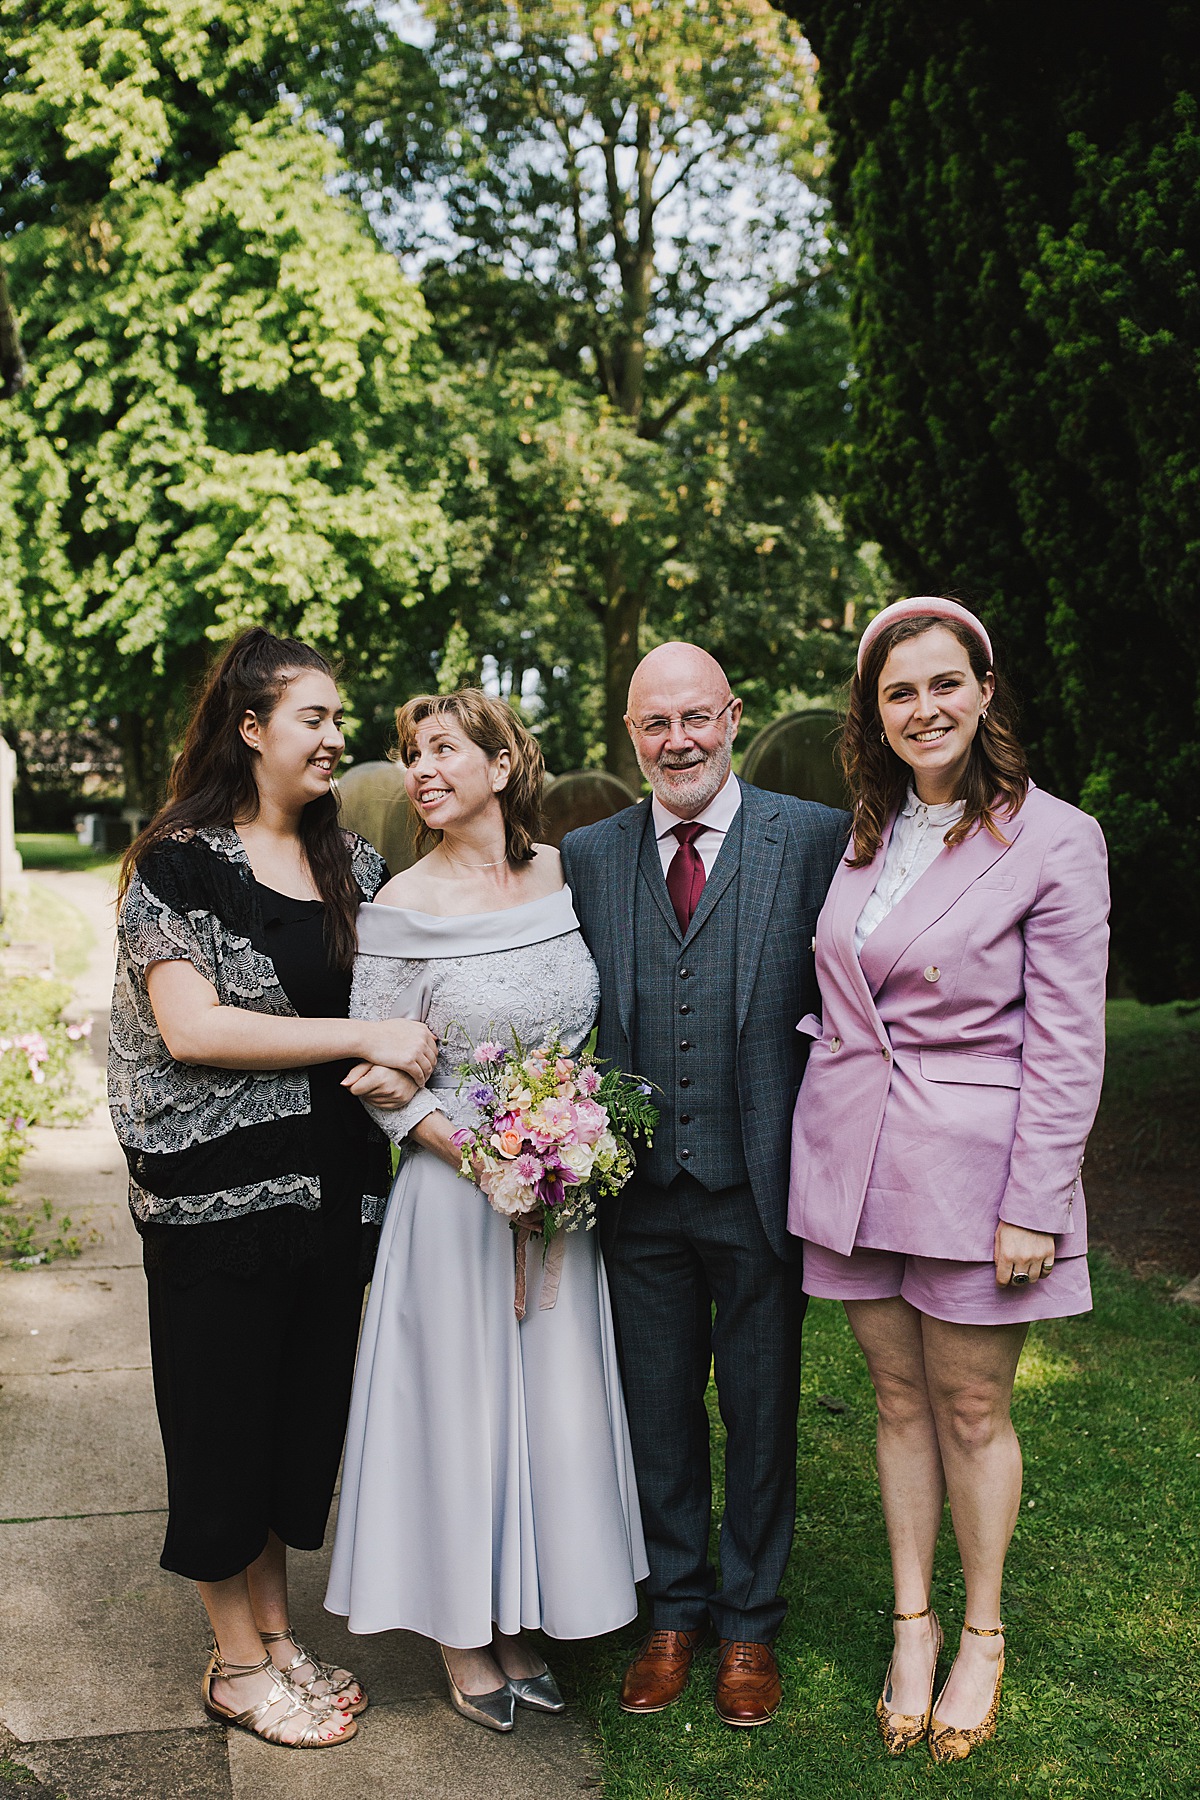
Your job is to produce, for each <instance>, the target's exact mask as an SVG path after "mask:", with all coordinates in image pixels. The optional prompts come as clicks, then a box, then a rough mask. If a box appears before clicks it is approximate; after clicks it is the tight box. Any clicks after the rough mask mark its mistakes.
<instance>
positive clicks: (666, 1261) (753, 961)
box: [562, 783, 849, 1643]
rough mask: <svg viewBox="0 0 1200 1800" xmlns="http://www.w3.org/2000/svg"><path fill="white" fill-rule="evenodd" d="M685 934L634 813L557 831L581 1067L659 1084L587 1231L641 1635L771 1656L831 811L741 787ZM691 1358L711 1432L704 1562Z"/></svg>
mask: <svg viewBox="0 0 1200 1800" xmlns="http://www.w3.org/2000/svg"><path fill="white" fill-rule="evenodd" d="M741 794H742V803H741V806H740V807H739V808H738V811H737V814H736V815H735V817H734V820H733V823H732V825H731V826H730V829H729V831H728V832H727V833H726V836H725V840H724V842H723V844H722V846H721V849H720V852H719V854H718V856H717V859H716V861H715V863H714V865H713V868H712V870H711V872H710V874H709V876H708V879H707V881H706V882H705V886H704V891H703V893H702V894H701V897H700V901H699V904H698V906H697V909H696V913H695V916H694V917H693V919H692V921H691V924H690V925H689V927H688V930H687V933H686V935H685V934H684V933H682V932H681V931H680V928H679V923H678V920H677V918H676V916H675V910H674V908H673V906H672V904H671V900H670V896H669V895H668V893H667V885H666V880H665V878H664V875H663V870H662V863H661V860H660V857H659V852H658V846H657V843H656V840H655V835H654V829H653V824H652V812H651V807H650V804H649V802H648V801H644V802H642V804H641V805H639V806H636V807H630V808H628V809H627V810H626V811H624V812H621V813H617V814H615V815H614V816H613V817H612V818H611V819H605V820H603V821H602V822H601V823H600V824H598V825H590V826H586V827H585V828H584V829H583V830H581V831H574V832H571V833H570V834H569V836H568V837H566V838H565V839H564V841H563V845H562V857H563V869H564V874H565V877H566V880H567V883H568V885H569V886H570V888H571V891H572V894H573V896H574V901H575V910H576V913H577V914H578V917H579V919H580V922H581V925H582V927H583V935H584V938H585V940H586V942H587V945H588V948H589V949H590V950H591V953H592V955H593V957H594V958H595V960H596V964H597V966H598V968H599V971H600V996H601V998H600V1018H599V1023H598V1028H597V1045H596V1050H597V1055H598V1056H599V1057H601V1058H602V1059H604V1060H605V1061H606V1062H609V1063H611V1064H613V1065H614V1066H616V1067H617V1068H621V1069H626V1070H630V1071H634V1072H636V1073H638V1074H641V1075H645V1076H646V1077H647V1078H648V1079H649V1080H651V1081H653V1082H654V1083H655V1084H656V1086H657V1087H658V1088H659V1089H661V1094H660V1096H659V1105H660V1108H661V1117H660V1120H659V1125H658V1130H657V1132H656V1133H655V1139H654V1145H653V1148H652V1149H650V1150H646V1151H643V1152H642V1154H641V1155H640V1156H639V1160H638V1171H637V1174H636V1175H635V1177H634V1179H633V1180H632V1181H631V1182H630V1183H629V1185H628V1187H627V1188H626V1189H625V1190H624V1192H623V1193H622V1194H621V1195H619V1196H618V1197H617V1199H616V1200H614V1201H612V1202H611V1203H610V1204H609V1206H608V1208H607V1209H606V1211H605V1213H604V1214H603V1215H602V1217H601V1221H600V1230H601V1239H602V1243H603V1247H604V1254H605V1260H606V1263H607V1267H608V1275H609V1285H610V1289H611V1293H612V1302H613V1311H614V1316H615V1320H616V1328H617V1338H618V1347H619V1351H620V1356H621V1367H622V1375H623V1379H624V1384H625V1399H626V1405H627V1408H628V1412H629V1425H630V1433H631V1437H632V1441H633V1451H634V1461H635V1464H636V1468H637V1477H638V1491H639V1496H640V1500H641V1506H642V1518H643V1524H644V1526H645V1532H646V1547H647V1554H648V1557H649V1562H650V1577H649V1581H648V1583H647V1591H648V1598H649V1600H650V1604H651V1613H652V1623H653V1625H654V1627H655V1628H664V1629H668V1630H677V1631H691V1630H695V1629H696V1628H697V1627H699V1626H702V1625H704V1624H706V1623H707V1622H708V1620H709V1618H710V1616H711V1619H712V1622H713V1624H714V1625H715V1626H716V1629H717V1631H718V1632H719V1634H720V1636H722V1637H726V1638H735V1639H743V1640H751V1641H755V1642H760V1643H769V1642H770V1641H771V1640H772V1639H773V1638H774V1636H775V1634H776V1632H777V1631H778V1629H779V1625H780V1623H781V1621H782V1618H783V1614H784V1603H783V1601H782V1599H781V1598H780V1595H779V1587H780V1583H781V1581H782V1578H783V1572H784V1568H785V1566H786V1563H787V1558H788V1552H789V1550H790V1547H791V1540H792V1531H793V1528H794V1522H795V1471H796V1408H797V1403H798V1399H799V1383H800V1326H801V1322H802V1319H803V1315H804V1296H803V1293H802V1291H801V1286H800V1261H799V1247H798V1245H796V1244H795V1243H794V1240H791V1239H789V1237H788V1235H787V1229H786V1216H787V1194H788V1156H789V1141H790V1132H791V1122H792V1110H793V1106H794V1103H795V1098H796V1092H797V1089H798V1088H799V1085H800V1077H801V1075H802V1074H803V1071H804V1058H805V1053H806V1050H807V1040H806V1039H804V1038H802V1037H801V1036H799V1035H798V1034H797V1032H796V1023H797V1021H798V1020H799V1019H801V1018H802V1017H804V1015H805V1014H806V1013H808V1012H812V1011H814V1010H815V1009H816V1008H817V1006H818V1004H819V1002H818V997H817V989H816V980H815V976H814V973H813V956H812V940H813V934H814V932H815V930H816V922H817V914H818V913H819V912H820V910H821V907H822V905H823V903H824V900H825V894H826V890H827V889H828V887H829V883H830V880H831V878H832V876H833V871H834V869H835V868H836V866H837V862H838V859H839V857H840V856H841V855H842V853H843V850H844V848H845V843H846V836H847V829H848V823H849V822H848V820H847V818H846V815H845V814H844V813H840V812H835V811H833V810H831V809H830V808H828V807H824V806H817V805H814V804H812V803H811V802H808V801H803V800H795V799H792V798H791V797H790V796H787V795H780V794H770V793H766V792H764V791H763V790H761V789H759V788H755V787H751V786H749V785H748V784H746V783H742V787H741ZM710 1363H711V1365H712V1366H713V1368H714V1371H715V1375H716V1382H717V1393H718V1398H719V1402H720V1407H721V1415H722V1418H723V1419H724V1421H725V1425H726V1429H727V1437H728V1442H727V1452H726V1473H725V1510H724V1517H723V1520H722V1524H721V1535H720V1558H721V1588H720V1591H719V1592H716V1591H715V1589H716V1577H715V1574H714V1572H713V1570H712V1568H711V1566H710V1564H709V1560H708V1538H709V1525H710V1513H711V1492H710V1479H709V1433H708V1415H707V1412H706V1409H705V1404H704V1394H705V1388H706V1386H707V1381H708V1373H709V1367H710Z"/></svg>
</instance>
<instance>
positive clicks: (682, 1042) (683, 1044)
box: [679, 1038, 692, 1050]
mask: <svg viewBox="0 0 1200 1800" xmlns="http://www.w3.org/2000/svg"><path fill="white" fill-rule="evenodd" d="M691 1047H692V1046H691V1045H690V1044H689V1043H688V1040H687V1039H686V1038H681V1039H680V1042H679V1048H680V1049H681V1050H690V1049H691Z"/></svg>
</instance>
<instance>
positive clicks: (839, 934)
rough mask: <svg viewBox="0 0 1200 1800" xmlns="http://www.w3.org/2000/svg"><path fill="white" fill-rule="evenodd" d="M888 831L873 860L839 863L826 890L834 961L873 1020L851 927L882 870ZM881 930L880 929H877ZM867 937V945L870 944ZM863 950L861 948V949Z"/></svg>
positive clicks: (869, 992)
mask: <svg viewBox="0 0 1200 1800" xmlns="http://www.w3.org/2000/svg"><path fill="white" fill-rule="evenodd" d="M890 835H891V833H890V829H889V832H888V833H887V835H885V837H884V840H883V842H882V843H881V844H880V846H879V849H878V850H877V851H876V852H875V856H874V859H873V860H872V861H871V862H869V863H867V864H866V866H865V868H861V869H852V868H850V867H849V866H848V865H847V864H846V862H845V861H844V860H843V861H842V862H841V863H840V864H839V865H838V870H837V873H836V874H835V875H834V878H833V884H832V886H831V888H830V920H829V923H830V927H831V935H832V939H833V946H834V949H835V950H836V951H837V955H838V960H839V961H840V963H841V965H842V968H843V969H844V970H845V972H846V975H847V976H848V978H849V980H850V982H851V984H852V986H853V987H854V989H855V991H856V993H857V994H858V997H859V1000H860V1001H861V1002H862V1003H863V1004H864V1005H865V1006H866V1007H867V1008H868V1009H869V1016H870V1017H871V1018H874V1017H875V1016H876V1014H875V1001H874V997H873V994H872V989H871V985H870V983H869V982H868V981H867V978H866V976H865V975H864V974H863V970H862V964H861V963H860V962H859V960H858V953H857V952H856V950H855V948H854V928H855V926H856V925H857V924H858V915H859V914H860V913H861V911H862V909H863V907H864V906H865V905H866V904H867V901H868V900H869V899H870V897H871V894H872V893H873V892H874V888H875V883H876V882H877V881H878V880H879V877H880V874H881V872H882V870H883V859H884V856H885V854H886V852H887V841H888V837H889V836H890ZM880 929H881V930H882V927H880ZM870 941H871V940H870V938H868V939H867V943H870ZM864 948H865V946H864Z"/></svg>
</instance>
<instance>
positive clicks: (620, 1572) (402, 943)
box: [325, 888, 647, 1648]
mask: <svg viewBox="0 0 1200 1800" xmlns="http://www.w3.org/2000/svg"><path fill="white" fill-rule="evenodd" d="M359 944H360V955H359V957H358V961H357V964H356V968H355V976H354V990H353V995H352V999H351V1013H352V1015H354V1016H357V1017H360V1018H361V1017H371V1018H387V1017H396V1016H400V1015H402V1014H409V1015H417V1014H420V1015H422V1016H427V1017H428V1021H429V1024H430V1026H431V1027H432V1029H433V1030H434V1031H435V1032H436V1033H437V1034H438V1038H439V1056H438V1064H437V1069H436V1071H435V1072H434V1075H433V1078H432V1080H431V1082H430V1090H431V1091H430V1090H427V1091H426V1092H425V1093H423V1094H421V1095H418V1096H417V1098H416V1099H415V1100H414V1101H413V1102H412V1103H411V1105H410V1106H409V1107H407V1108H405V1109H404V1111H403V1112H396V1113H386V1112H376V1114H375V1116H376V1118H377V1119H378V1120H379V1123H380V1124H381V1125H382V1126H383V1127H384V1129H385V1130H386V1131H387V1132H388V1133H389V1135H390V1136H391V1137H393V1139H396V1140H400V1139H402V1138H403V1137H405V1136H406V1135H407V1133H409V1132H410V1131H411V1130H412V1129H413V1127H414V1125H416V1124H417V1122H418V1121H419V1119H420V1118H421V1117H423V1116H424V1115H425V1113H427V1112H428V1111H430V1110H431V1109H432V1107H433V1106H434V1105H440V1106H441V1107H442V1108H443V1110H444V1111H445V1112H446V1113H448V1114H449V1116H450V1117H451V1119H452V1120H453V1122H454V1123H455V1124H456V1125H459V1124H464V1123H468V1122H470V1121H472V1120H473V1118H474V1116H475V1115H474V1113H473V1110H472V1108H471V1107H470V1105H469V1103H468V1102H467V1101H466V1100H465V1099H460V1098H459V1096H458V1095H457V1094H456V1092H455V1089H456V1087H457V1081H458V1077H457V1068H458V1064H459V1063H460V1062H462V1061H463V1060H465V1058H466V1056H467V1054H468V1052H469V1049H470V1048H471V1046H472V1045H473V1044H474V1043H476V1042H478V1041H479V1040H480V1039H482V1038H485V1037H492V1038H498V1039H500V1040H501V1041H503V1042H511V1038H512V1033H513V1031H514V1030H515V1031H516V1033H517V1035H518V1036H519V1037H520V1038H521V1040H522V1042H523V1043H525V1044H527V1045H531V1044H536V1043H538V1042H540V1041H541V1040H542V1039H543V1037H544V1035H545V1032H546V1029H547V1027H548V1026H549V1025H551V1024H557V1025H558V1027H559V1029H560V1031H561V1034H562V1037H563V1039H564V1041H565V1042H566V1043H567V1044H568V1046H570V1047H571V1048H576V1047H578V1046H579V1045H581V1044H582V1043H583V1042H584V1041H585V1039H586V1038H587V1036H588V1033H589V1032H590V1030H591V1027H592V1021H593V1019H594V1017H595V1012H596V1007H597V1002H598V994H599V987H598V982H597V977H596V969H595V965H594V964H593V962H592V959H591V957H590V955H589V954H588V951H587V948H586V946H585V945H584V942H583V939H582V937H581V936H580V934H579V927H578V921H577V919H576V917H575V912H574V909H573V907H572V904H571V894H570V890H569V889H567V888H563V889H561V890H560V891H559V892H558V893H555V894H551V895H548V896H546V897H545V898H543V899H540V900H531V901H529V902H527V903H526V904H524V905H521V906H515V907H512V908H510V909H508V910H507V911H502V912H495V913H480V914H472V915H469V916H466V917H462V918H440V917H434V916H433V915H431V914H427V913H418V912H411V911H407V910H404V909H401V908H398V907H388V906H379V905H367V906H364V907H363V908H362V910H361V912H360V915H359ZM426 1006H427V1007H428V1012H427V1015H426V1010H425V1009H426ZM563 1241H564V1251H565V1253H564V1257H563V1265H562V1275H561V1282H560V1286H559V1289H558V1297H557V1301H556V1303H555V1305H554V1306H553V1308H552V1309H546V1310H543V1309H542V1308H541V1307H540V1306H539V1299H540V1296H541V1281H542V1258H541V1254H540V1250H539V1248H538V1245H537V1242H536V1240H535V1241H534V1243H533V1244H531V1245H530V1250H529V1256H528V1298H527V1306H526V1313H525V1317H524V1319H523V1320H522V1321H520V1322H518V1320H517V1317H516V1314H515V1312H514V1308H513V1279H514V1238H513V1233H512V1231H511V1229H510V1227H509V1225H508V1224H507V1222H506V1221H505V1220H504V1219H503V1218H501V1217H500V1216H499V1215H498V1214H497V1213H495V1212H493V1211H492V1209H491V1208H490V1207H489V1206H488V1204H487V1202H486V1200H485V1199H484V1197H483V1195H482V1194H481V1193H480V1191H479V1189H478V1188H477V1187H476V1186H475V1185H474V1184H473V1183H472V1182H470V1181H466V1180H464V1179H463V1178H462V1177H461V1176H459V1175H457V1174H456V1173H455V1172H454V1170H453V1169H451V1168H450V1167H449V1165H448V1164H447V1163H445V1162H443V1161H442V1160H441V1159H440V1158H438V1157H436V1156H434V1155H433V1154H432V1152H430V1151H427V1150H424V1149H422V1148H421V1147H420V1146H419V1145H417V1144H415V1143H410V1144H408V1145H406V1147H405V1150H404V1155H403V1159H402V1162H401V1166H400V1172H399V1174H398V1176H397V1178H396V1182H395V1186H394V1187H393V1189H392V1194H391V1198H390V1200H389V1201H388V1208H387V1214H386V1217H385V1220H384V1226H383V1234H382V1238H381V1241H380V1246H379V1256H378V1260H377V1262H376V1265H375V1274H374V1278H373V1281H372V1285H371V1293H370V1299H369V1302H368V1305H367V1312H366V1318H365V1321H364V1325H363V1333H362V1343H361V1346H360V1350H359V1357H358V1368H357V1371H356V1374H355V1379H354V1395H353V1399H352V1401H351V1407H350V1424H349V1429H348V1433H347V1440H346V1460H345V1469H344V1473H343V1477H342V1492H341V1503H340V1507H339V1512H338V1525H337V1538H336V1541H335V1544H334V1551H333V1566H332V1571H331V1574H330V1581H329V1591H328V1594H327V1595H326V1600H325V1605H326V1607H327V1608H328V1609H329V1611H331V1612H334V1613H339V1614H342V1615H344V1616H345V1617H346V1618H347V1621H348V1624H349V1627H350V1629H351V1631H356V1632H374V1631H386V1630H390V1629H393V1628H397V1627H401V1628H404V1629H406V1630H409V1631H416V1632H421V1633H422V1634H424V1635H425V1636H426V1637H431V1638H435V1639H437V1640H438V1641H439V1642H441V1643H443V1644H447V1645H452V1646H455V1647H459V1648H465V1647H468V1646H471V1645H477V1644H486V1643H488V1642H489V1641H490V1639H491V1634H492V1625H493V1622H495V1623H496V1624H497V1625H498V1626H499V1628H500V1629H501V1630H502V1631H505V1632H516V1631H517V1630H519V1629H521V1628H524V1627H540V1628H541V1629H542V1630H544V1631H546V1632H548V1633H549V1634H550V1635H551V1636H552V1637H556V1638H583V1637H593V1636H596V1635H598V1634H599V1633H601V1632H606V1631H612V1630H615V1629H616V1628H617V1627H618V1626H621V1625H624V1624H627V1623H628V1622H629V1620H631V1619H632V1618H633V1617H634V1615H635V1614H636V1611H637V1596H636V1594H635V1591H634V1582H635V1581H638V1580H641V1579H642V1578H643V1577H644V1576H645V1574H646V1573H647V1565H646V1556H645V1548H644V1544H643V1539H642V1529H641V1522H640V1519H639V1516H638V1507H637V1491H636V1487H635V1482H634V1473H633V1457H632V1453H631V1451H630V1446H629V1433H628V1428H627V1425H626V1421H625V1408H624V1403H623V1401H622V1398H621V1387H620V1377H619V1374H618V1370H617V1357H616V1346H615V1342H614V1337H613V1327H612V1314H611V1311H610V1307H609V1299H608V1288H607V1284H606V1281H605V1276H604V1267H603V1264H602V1262H601V1260H600V1256H599V1247H598V1245H597V1243H596V1239H595V1234H594V1233H590V1232H585V1231H576V1232H571V1233H569V1234H566V1235H565V1237H564V1240H563Z"/></svg>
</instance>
